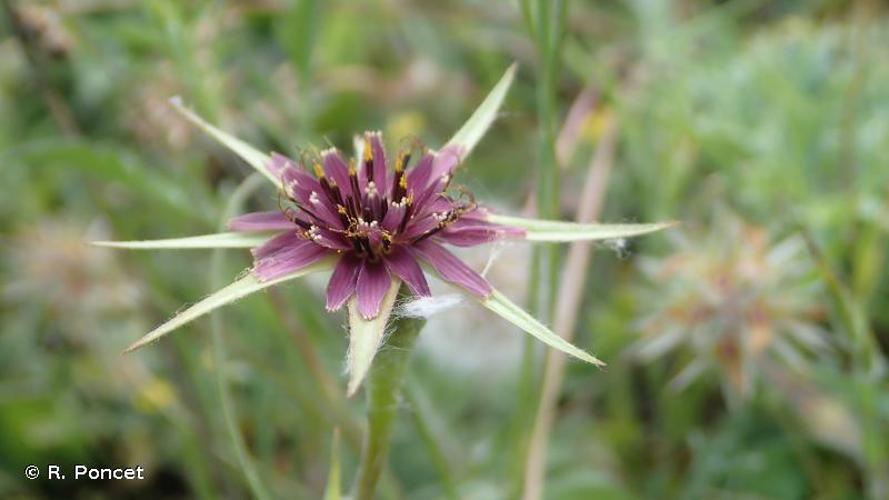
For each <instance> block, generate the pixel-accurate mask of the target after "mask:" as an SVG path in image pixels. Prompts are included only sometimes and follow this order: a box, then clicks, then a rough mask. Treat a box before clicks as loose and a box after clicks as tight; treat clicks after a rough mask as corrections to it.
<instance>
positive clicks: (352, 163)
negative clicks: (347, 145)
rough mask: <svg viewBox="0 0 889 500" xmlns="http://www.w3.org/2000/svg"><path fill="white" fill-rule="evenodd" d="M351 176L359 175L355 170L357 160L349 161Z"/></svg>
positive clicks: (351, 159)
mask: <svg viewBox="0 0 889 500" xmlns="http://www.w3.org/2000/svg"><path fill="white" fill-rule="evenodd" d="M349 175H358V170H356V169H355V159H354V158H350V159H349Z"/></svg>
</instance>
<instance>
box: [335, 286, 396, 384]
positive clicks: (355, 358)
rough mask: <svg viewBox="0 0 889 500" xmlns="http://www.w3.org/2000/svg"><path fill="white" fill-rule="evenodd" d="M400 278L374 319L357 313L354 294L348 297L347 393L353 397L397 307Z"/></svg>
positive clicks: (390, 287)
mask: <svg viewBox="0 0 889 500" xmlns="http://www.w3.org/2000/svg"><path fill="white" fill-rule="evenodd" d="M399 286H401V280H399V279H397V278H393V279H392V284H391V285H390V286H389V291H388V292H386V296H385V297H383V305H382V306H381V308H380V314H378V315H377V317H376V318H373V319H370V320H368V319H364V318H363V317H362V316H361V314H360V313H359V312H358V303H357V299H356V298H355V297H354V296H353V297H352V298H351V299H350V300H349V354H348V355H347V356H346V358H347V360H346V362H347V364H348V366H349V384H348V386H347V387H346V395H347V396H349V397H351V396H352V395H353V394H355V391H357V390H358V387H360V386H361V382H362V381H363V380H364V377H365V376H367V371H368V370H369V369H370V365H371V363H372V362H373V359H374V356H376V355H377V350H379V348H380V344H382V342H383V335H384V334H385V333H386V324H387V323H388V322H389V316H390V315H391V314H392V308H393V307H394V306H395V298H396V296H398V287H399Z"/></svg>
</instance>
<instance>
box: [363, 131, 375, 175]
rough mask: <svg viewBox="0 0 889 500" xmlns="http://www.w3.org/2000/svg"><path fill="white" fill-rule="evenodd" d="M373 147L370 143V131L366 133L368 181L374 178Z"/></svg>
mask: <svg viewBox="0 0 889 500" xmlns="http://www.w3.org/2000/svg"><path fill="white" fill-rule="evenodd" d="M373 158H374V157H373V148H372V147H371V145H370V133H367V134H364V175H365V176H367V180H368V181H373V180H374V169H373Z"/></svg>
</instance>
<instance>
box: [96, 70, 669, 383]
mask: <svg viewBox="0 0 889 500" xmlns="http://www.w3.org/2000/svg"><path fill="white" fill-rule="evenodd" d="M514 75H515V65H513V66H512V67H510V69H509V70H508V71H507V72H506V74H505V75H504V76H503V78H501V79H500V81H499V82H498V83H497V85H496V86H495V87H494V89H493V90H492V91H491V92H490V94H489V95H488V97H487V98H486V99H485V100H484V101H483V102H482V104H481V105H480V106H479V108H478V109H477V110H476V111H475V113H473V114H472V116H471V117H470V118H469V120H467V122H466V124H465V125H463V127H462V128H461V129H460V130H459V131H458V132H457V133H456V134H454V137H452V138H451V140H450V141H448V143H447V144H446V145H445V146H444V147H442V148H441V149H440V150H438V151H437V152H433V151H428V150H418V149H419V148H417V147H415V148H412V149H403V150H401V151H398V153H397V154H396V155H395V157H394V158H388V157H387V155H386V151H385V148H384V147H383V140H382V137H381V136H380V134H379V133H373V132H368V133H366V134H364V136H363V137H362V138H361V139H360V140H356V144H357V145H358V148H357V149H358V151H357V152H356V155H355V158H354V160H352V161H347V160H346V158H345V157H343V155H342V154H341V153H340V152H339V151H337V150H336V149H328V150H325V151H322V152H321V153H320V154H319V155H317V157H316V158H314V159H312V160H311V161H309V163H311V165H300V164H299V163H298V162H295V161H293V160H291V159H289V158H287V157H285V156H282V155H280V154H277V153H273V154H272V155H266V154H265V153H262V152H260V151H258V150H256V149H255V148H253V147H252V146H250V145H249V144H247V143H245V142H243V141H241V140H239V139H237V138H235V137H232V136H230V135H229V134H227V133H225V132H223V131H222V130H219V129H218V128H216V127H214V126H213V125H210V124H209V123H207V122H206V121H204V120H203V119H202V118H201V117H199V116H198V115H196V114H195V113H193V112H192V111H190V110H189V109H187V108H185V107H184V106H183V105H182V103H181V102H180V101H179V100H178V99H173V100H171V103H172V104H173V106H174V107H175V109H176V110H177V111H179V112H180V113H181V114H182V115H183V116H185V118H187V119H188V120H189V121H191V122H192V123H194V124H196V125H197V126H198V127H200V128H202V129H203V130H204V131H206V132H207V133H208V134H209V135H210V136H212V137H213V138H215V139H216V140H217V141H219V142H220V143H221V144H223V145H224V146H225V147H227V148H228V149H230V150H231V151H233V152H234V153H235V154H237V155H238V156H240V157H241V158H242V159H243V160H244V161H246V162H247V163H248V164H249V165H250V166H252V167H253V168H254V169H256V171H257V172H258V173H260V174H261V175H263V176H264V177H266V178H267V179H268V180H269V181H271V182H272V183H273V184H274V185H275V186H276V187H277V188H278V189H279V191H280V193H281V198H280V199H281V203H280V209H279V210H277V211H269V212H256V213H249V214H245V215H241V216H238V217H235V218H234V219H231V220H230V221H229V229H231V230H232V232H229V233H218V234H209V235H202V236H192V237H186V238H174V239H166V240H148V241H123V242H121V241H117V242H115V241H112V242H107V241H106V242H96V244H99V245H103V246H110V247H117V248H142V249H162V248H250V249H251V251H252V253H253V258H254V265H253V267H252V268H251V269H250V270H249V271H248V272H246V273H245V274H243V275H242V276H241V277H240V278H238V279H237V280H235V281H234V282H232V283H231V284H230V285H228V286H226V287H224V288H222V289H220V290H217V291H216V292H214V293H212V294H211V295H209V296H207V297H205V298H204V299H202V300H200V301H198V302H197V303H195V304H193V305H192V306H190V307H188V308H186V309H184V310H182V311H181V312H179V313H178V314H177V315H175V316H174V317H173V318H171V319H170V320H168V321H167V322H165V323H164V324H162V325H160V326H158V327H157V328H155V329H154V330H152V331H151V332H149V333H148V334H147V335H145V336H144V337H142V338H141V339H139V340H138V341H137V342H135V343H133V344H132V345H131V346H130V347H128V348H127V351H132V350H135V349H137V348H139V347H142V346H144V345H146V344H148V343H150V342H152V341H154V340H157V339H158V338H160V337H162V336H163V335H166V334H167V333H169V332H171V331H173V330H175V329H177V328H179V327H181V326H183V325H185V324H187V323H189V322H191V321H193V320H194V319H196V318H198V317H200V316H202V315H204V314H206V313H208V312H210V311H212V310H214V309H216V308H218V307H221V306H224V305H226V304H229V303H231V302H234V301H235V300H238V299H240V298H242V297H245V296H247V295H250V294H252V293H255V292H258V291H260V290H263V289H265V288H268V287H270V286H274V285H277V284H279V283H283V282H285V281H289V280H293V279H296V278H299V277H302V276H306V275H308V274H311V273H314V272H318V271H332V274H331V277H330V281H329V282H328V285H327V309H328V310H330V311H335V310H337V309H339V308H341V307H342V306H343V305H344V304H348V305H349V329H350V344H349V354H348V356H347V358H348V361H349V371H350V380H349V384H348V393H349V394H350V395H351V394H352V393H354V392H355V391H356V390H357V388H358V386H359V385H360V383H361V380H362V379H363V378H364V376H365V375H366V373H367V370H368V369H369V367H370V364H371V362H372V360H373V357H374V354H375V353H376V351H377V349H378V348H379V346H380V344H381V342H382V338H383V333H384V331H385V328H386V324H387V322H388V320H389V316H390V314H391V312H392V309H393V306H394V303H395V296H396V293H397V291H398V289H399V287H400V284H401V283H402V282H403V283H405V284H406V285H407V287H408V289H409V290H410V291H411V292H412V293H413V294H415V295H417V296H428V295H430V292H429V285H428V283H427V281H426V276H425V273H424V268H423V266H424V265H425V267H426V270H428V271H431V273H432V274H434V275H436V276H438V277H439V278H441V279H442V280H444V281H446V282H449V283H451V284H453V285H455V286H457V287H458V288H459V289H460V290H462V291H464V292H466V294H467V295H468V296H470V297H472V298H474V299H475V300H476V301H478V302H479V303H480V304H481V305H482V306H484V307H486V308H487V309H489V310H490V311H492V312H494V313H496V314H498V315H499V316H501V317H502V318H504V319H506V320H507V321H509V322H511V323H512V324H514V325H516V326H517V327H519V328H520V329H522V330H523V331H525V332H526V333H528V334H530V335H532V336H534V337H535V338H537V339H539V340H541V341H542V342H544V343H546V344H547V345H549V346H550V347H553V348H556V349H559V350H561V351H563V352H565V353H567V354H570V355H572V356H574V357H577V358H579V359H582V360H584V361H587V362H590V363H593V364H597V365H601V364H603V363H602V362H601V361H599V360H598V359H596V358H595V357H593V356H592V355H590V354H589V353H587V352H586V351H583V350H581V349H578V348H577V347H575V346H574V345H572V344H571V343H569V342H568V341H566V340H565V339H563V338H562V337H560V336H558V335H557V334H555V333H554V332H553V331H552V330H550V329H549V328H547V327H546V326H545V325H543V324H541V323H540V322H539V321H537V320H536V319H534V318H533V317H532V316H531V315H529V314H528V313H527V312H525V311H524V310H523V309H521V308H520V307H519V306H518V305H516V304H514V303H513V302H511V301H510V300H509V299H508V298H506V296H504V295H503V294H502V293H500V292H498V291H497V290H496V289H494V288H493V287H492V286H491V284H490V283H488V281H487V280H485V278H484V277H482V276H481V275H480V274H479V273H477V272H475V270H473V269H472V268H470V267H469V266H468V265H466V264H465V263H463V262H462V261H461V260H460V259H459V258H457V257H456V256H455V255H454V254H453V253H451V252H450V250H448V248H447V246H457V247H468V246H475V245H479V244H483V243H488V242H491V241H495V240H498V239H502V238H510V239H516V240H523V241H530V242H568V241H591V240H603V239H615V238H626V237H631V236H639V235H642V234H647V233H651V232H654V231H658V230H661V229H664V228H666V227H669V226H671V225H672V224H673V223H669V222H668V223H655V224H576V223H571V222H560V221H546V220H534V219H524V218H519V217H507V216H502V215H497V214H494V213H491V212H489V211H487V210H485V209H484V208H482V207H480V206H479V205H477V204H476V202H475V200H474V199H473V198H472V196H471V195H468V194H467V193H465V192H464V193H462V195H459V196H453V195H452V194H451V191H450V190H449V189H448V188H449V187H450V183H451V179H452V177H453V175H454V170H455V169H456V168H457V167H458V166H459V165H460V164H461V163H463V161H464V160H465V159H466V156H467V155H468V154H469V152H470V151H471V150H472V148H473V147H474V146H475V145H476V144H477V143H478V141H479V140H480V139H481V137H482V136H483V135H484V133H485V131H486V130H487V129H488V127H489V126H490V125H491V123H492V122H493V121H494V118H495V117H496V114H497V110H498V109H499V107H500V104H501V103H502V102H503V99H504V97H505V95H506V91H507V90H508V88H509V86H510V84H511V83H512V79H513V77H514ZM306 167H311V169H312V170H313V171H314V175H312V173H310V172H309V171H308V170H307V168H306Z"/></svg>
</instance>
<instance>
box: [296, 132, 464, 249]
mask: <svg viewBox="0 0 889 500" xmlns="http://www.w3.org/2000/svg"><path fill="white" fill-rule="evenodd" d="M363 145H364V148H363V154H362V155H361V166H360V168H358V167H356V160H355V159H351V160H350V161H349V162H348V163H346V161H345V160H343V159H342V157H341V156H340V155H339V153H338V152H337V151H336V150H335V149H328V150H325V151H322V152H321V154H320V158H313V159H312V160H311V164H312V165H313V167H314V171H315V177H312V176H311V175H309V174H308V173H306V172H304V171H300V172H299V175H294V179H293V180H291V182H290V183H289V184H288V182H284V186H285V190H284V193H283V194H285V195H286V197H287V201H288V206H283V205H282V206H281V210H282V212H283V213H284V214H285V215H286V216H287V217H288V218H289V219H290V220H291V221H293V223H294V224H296V225H297V226H298V227H299V228H300V231H301V234H302V235H303V236H304V237H305V238H306V239H310V240H312V241H314V242H316V243H318V244H319V245H322V246H326V247H329V248H332V249H335V250H337V251H339V252H354V254H355V255H356V256H358V257H359V258H362V259H368V260H371V261H376V260H378V259H379V258H380V257H381V256H382V255H385V254H388V253H390V252H392V251H393V249H394V248H395V247H396V246H399V245H401V246H409V245H411V244H414V243H417V242H420V241H422V240H424V239H426V238H429V237H430V236H433V235H435V234H436V233H438V232H439V231H442V230H444V229H445V228H447V227H448V226H449V225H451V224H453V223H454V222H456V221H457V220H459V219H460V217H461V216H463V215H464V214H466V213H467V212H470V211H472V210H474V209H475V208H476V204H475V201H474V199H473V197H472V195H471V194H469V193H468V191H465V190H464V191H461V194H462V195H465V196H461V197H458V199H454V198H452V197H450V196H448V194H447V193H446V191H447V190H448V187H449V185H450V181H451V170H452V168H453V167H451V168H440V167H439V165H437V164H436V163H435V162H436V161H438V160H439V158H438V157H437V156H436V154H434V153H431V152H428V151H422V150H421V152H422V154H420V155H416V156H419V158H420V159H419V160H418V161H417V162H416V165H414V166H413V167H412V168H411V169H410V170H408V165H409V164H410V161H411V159H412V157H414V156H415V155H413V151H412V150H410V149H402V150H401V151H399V152H398V154H397V156H396V159H395V162H394V167H393V168H392V170H391V171H390V169H389V165H390V164H389V162H387V160H386V156H385V152H384V150H383V147H382V142H381V138H380V135H379V134H378V133H368V134H365V137H364V143H363ZM414 150H416V148H415V149H414ZM305 163H308V162H305ZM451 165H456V160H454V161H453V162H452V163H451ZM441 170H443V172H441V173H439V174H436V173H435V172H437V171H441ZM303 176H304V177H303ZM285 181H286V179H285ZM463 198H465V199H463Z"/></svg>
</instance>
